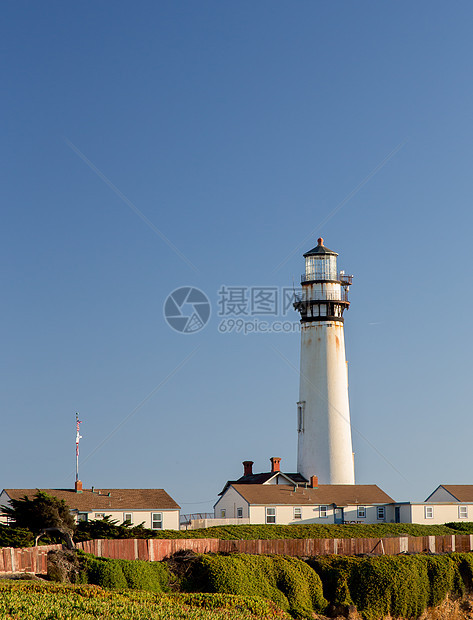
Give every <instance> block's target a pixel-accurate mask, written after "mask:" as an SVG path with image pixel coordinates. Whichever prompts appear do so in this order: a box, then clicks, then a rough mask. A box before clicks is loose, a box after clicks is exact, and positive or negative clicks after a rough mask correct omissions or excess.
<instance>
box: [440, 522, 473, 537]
mask: <svg viewBox="0 0 473 620" xmlns="http://www.w3.org/2000/svg"><path fill="white" fill-rule="evenodd" d="M445 526H446V527H449V528H451V529H452V530H455V534H473V522H471V521H463V522H456V521H452V522H451V523H445Z"/></svg>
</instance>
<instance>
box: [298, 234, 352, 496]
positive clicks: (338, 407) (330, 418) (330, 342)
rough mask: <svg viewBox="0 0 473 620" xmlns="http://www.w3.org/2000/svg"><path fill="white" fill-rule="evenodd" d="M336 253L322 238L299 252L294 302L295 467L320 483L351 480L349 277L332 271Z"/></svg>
mask: <svg viewBox="0 0 473 620" xmlns="http://www.w3.org/2000/svg"><path fill="white" fill-rule="evenodd" d="M337 256H338V254H337V253H336V252H333V251H332V250H329V249H328V248H327V247H325V245H324V240H323V239H322V238H319V239H318V242H317V246H316V247H315V248H313V249H312V250H310V251H309V252H306V253H305V254H304V258H305V272H304V273H303V274H302V278H301V284H302V292H301V294H300V295H296V299H295V303H294V307H295V309H296V310H298V311H299V312H300V315H301V366H300V368H301V373H300V389H299V402H298V403H297V430H298V449H297V467H298V469H297V471H298V472H299V473H300V474H302V475H303V476H304V477H305V478H306V479H307V480H309V479H310V478H311V476H314V475H316V476H318V479H319V482H320V483H321V484H355V471H354V470H355V468H354V463H353V448H352V440H351V425H350V408H349V402H348V372H347V362H346V355H345V337H344V329H343V314H344V312H345V310H347V309H348V307H349V305H350V303H349V301H348V289H349V286H350V284H351V282H352V276H348V275H345V272H343V271H338V269H337Z"/></svg>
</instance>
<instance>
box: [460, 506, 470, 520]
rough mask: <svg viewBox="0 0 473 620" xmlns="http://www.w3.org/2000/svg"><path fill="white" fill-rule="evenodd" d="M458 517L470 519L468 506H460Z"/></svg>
mask: <svg viewBox="0 0 473 620" xmlns="http://www.w3.org/2000/svg"><path fill="white" fill-rule="evenodd" d="M462 513H463V514H462ZM458 518H459V519H468V506H458Z"/></svg>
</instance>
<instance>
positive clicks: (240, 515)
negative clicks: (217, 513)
mask: <svg viewBox="0 0 473 620" xmlns="http://www.w3.org/2000/svg"><path fill="white" fill-rule="evenodd" d="M237 517H238V519H242V518H243V508H237Z"/></svg>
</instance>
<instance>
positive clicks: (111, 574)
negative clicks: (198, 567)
mask: <svg viewBox="0 0 473 620" xmlns="http://www.w3.org/2000/svg"><path fill="white" fill-rule="evenodd" d="M78 558H79V563H80V566H81V572H80V581H81V583H90V584H94V585H97V586H102V587H103V588H119V589H124V588H129V589H131V590H146V591H149V592H168V591H169V582H170V577H171V576H170V573H169V571H168V569H167V567H166V565H165V564H164V563H162V562H145V561H143V560H114V559H112V558H98V557H95V556H93V555H89V554H86V553H81V552H78Z"/></svg>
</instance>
